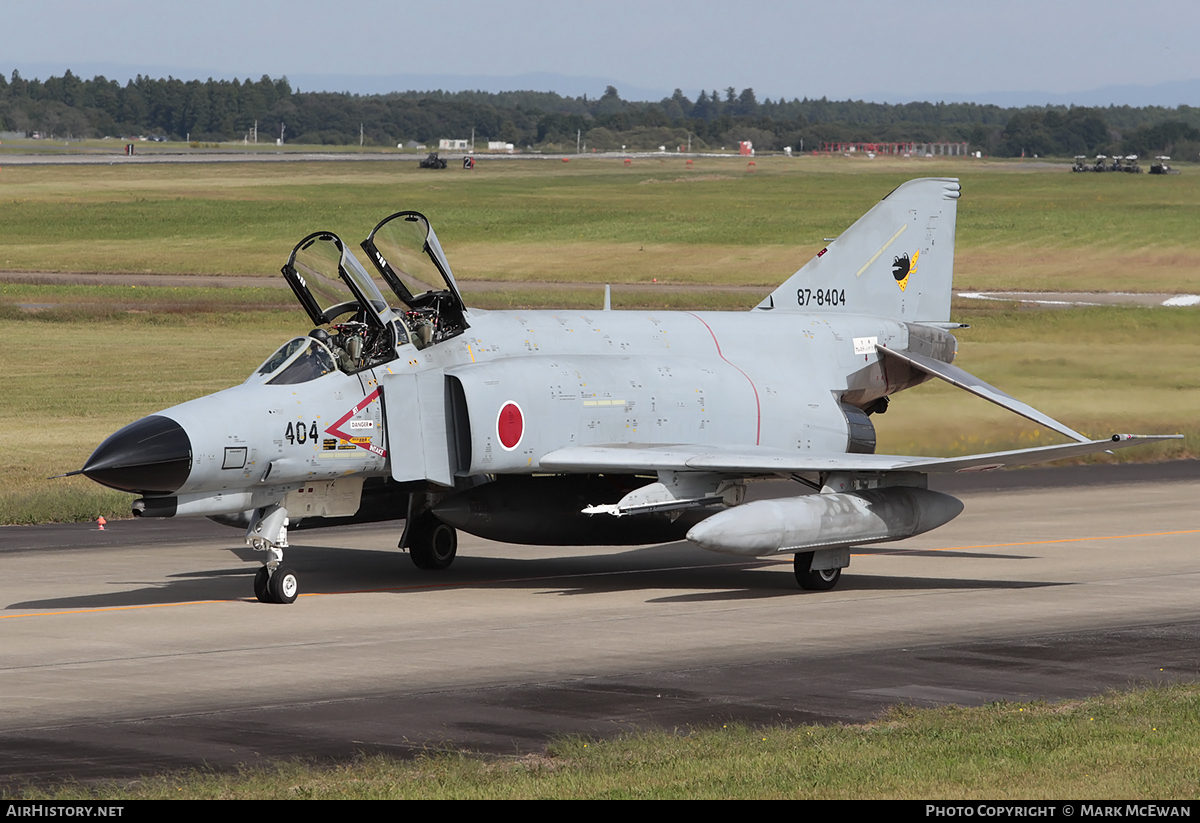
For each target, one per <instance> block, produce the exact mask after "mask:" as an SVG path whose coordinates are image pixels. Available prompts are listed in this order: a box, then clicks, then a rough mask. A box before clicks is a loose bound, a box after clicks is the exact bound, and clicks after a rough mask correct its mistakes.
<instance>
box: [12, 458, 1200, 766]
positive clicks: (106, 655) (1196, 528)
mask: <svg viewBox="0 0 1200 823" xmlns="http://www.w3.org/2000/svg"><path fill="white" fill-rule="evenodd" d="M1198 465H1200V464H1197V463H1195V462H1187V463H1174V464H1162V465H1160V466H1157V467H1155V466H1133V467H1124V466H1114V467H1103V466H1101V467H1095V468H1093V469H1088V468H1082V469H1081V468H1074V469H1062V470H1040V471H1035V472H1028V473H1016V472H1014V473H1011V474H1004V475H997V479H996V480H993V479H989V478H986V477H984V478H975V479H972V480H970V481H966V480H958V481H955V480H951V481H950V483H951V486H952V488H951V490H952V491H954V492H955V493H957V494H959V496H961V497H962V498H963V499H964V501H965V502H966V510H965V512H964V513H963V514H962V515H961V516H960V517H959V518H958V519H957V520H956V521H954V522H952V523H950V524H949V525H947V526H945V527H943V528H942V529H939V530H937V531H934V532H932V533H930V534H927V535H924V536H921V537H918V538H915V539H912V540H908V541H905V542H903V543H898V544H894V545H892V546H883V547H874V548H870V549H864V550H859V551H856V552H855V555H854V558H853V562H852V565H851V567H850V568H849V569H848V570H847V572H846V574H845V575H844V576H843V578H842V582H841V584H840V585H839V587H838V588H837V589H836V590H834V591H832V592H827V593H815V592H801V591H799V590H798V588H797V586H796V583H795V580H794V578H793V575H792V570H791V560H790V557H786V558H781V559H779V560H778V561H776V560H762V561H749V562H747V561H744V560H740V559H738V558H732V557H724V556H720V555H715V554H709V553H707V552H704V551H702V550H700V549H696V548H693V547H691V546H690V545H688V544H679V543H677V544H670V545H667V546H659V547H651V548H638V549H624V548H614V549H596V548H529V547H517V546H509V545H503V544H497V543H491V542H488V541H484V540H479V539H476V538H472V537H469V536H463V537H462V539H461V541H460V546H459V558H458V560H457V561H456V563H455V565H454V566H453V567H452V568H451V569H449V570H447V571H445V572H440V573H430V572H421V571H418V570H417V569H416V568H415V567H414V566H413V565H412V564H411V563H410V562H409V560H408V558H407V557H405V556H404V555H403V554H402V553H400V552H399V551H397V550H396V548H395V543H396V540H397V538H398V536H399V533H400V528H399V524H398V523H390V524H388V523H385V524H374V525H364V526H351V527H345V528H340V529H322V530H312V531H300V532H293V535H292V537H293V541H292V543H293V545H292V548H291V549H289V550H288V553H287V557H288V561H289V564H290V565H292V566H294V567H295V568H296V570H297V571H298V573H299V576H300V584H301V591H302V595H301V597H300V599H299V600H298V601H297V602H296V603H294V604H292V605H290V606H278V605H266V604H261V603H258V602H257V601H256V600H254V597H253V595H252V594H251V578H252V576H253V573H254V571H255V570H256V569H257V567H258V565H259V559H258V557H257V556H256V555H255V553H254V552H251V551H249V550H247V549H245V548H244V547H242V546H240V545H239V544H240V542H241V541H240V535H239V533H238V532H237V531H235V530H232V529H226V528H224V527H221V526H217V525H215V524H211V523H209V522H208V521H204V520H200V521H192V520H187V521H185V520H180V521H145V520H141V521H120V522H116V523H110V524H109V526H108V528H107V529H106V530H105V531H103V532H100V531H97V530H96V526H95V525H94V524H73V525H66V526H45V527H5V528H2V529H0V604H2V605H0V651H2V652H3V653H2V655H0V695H2V696H3V706H4V709H3V712H0V785H3V784H10V785H11V784H13V783H19V782H21V781H46V780H61V779H65V778H75V779H81V780H87V779H93V778H99V777H111V778H122V777H132V776H135V775H138V774H143V773H147V772H161V771H164V770H169V769H176V768H191V767H197V768H199V767H208V768H233V767H236V766H238V765H239V764H254V763H262V762H264V761H269V760H271V759H276V758H289V757H305V758H314V759H318V760H322V759H340V758H349V757H352V756H354V755H355V754H356V753H358V752H389V753H393V754H398V755H406V754H410V753H412V752H415V751H421V750H422V749H428V748H434V749H440V748H443V747H462V748H468V749H473V750H479V751H486V752H495V753H501V754H519V753H524V752H529V751H536V750H539V749H540V748H541V747H543V746H544V745H545V743H546V742H547V740H549V739H552V738H553V737H555V736H558V735H564V734H574V733H579V734H588V735H610V734H614V733H617V732H619V731H622V730H626V729H631V728H636V727H645V726H664V727H667V728H676V727H678V728H686V727H688V726H696V725H706V724H713V723H724V722H728V721H731V720H734V721H743V722H749V723H805V722H863V721H867V720H870V719H871V718H872V717H875V716H877V715H878V714H879V713H880V712H882V711H883V710H885V709H886V708H887V707H888V706H890V705H894V704H896V703H899V702H905V703H910V704H915V705H937V704H944V703H958V704H979V703H985V702H989V701H993V700H1029V699H1061V698H1070V697H1078V696H1083V695H1086V694H1092V693H1096V692H1099V691H1102V690H1104V689H1107V688H1123V687H1127V686H1136V685H1139V684H1145V683H1154V682H1164V681H1174V680H1189V681H1190V680H1197V679H1200V642H1198V641H1200V614H1198V611H1197V597H1196V591H1197V587H1198V585H1200V546H1198V543H1200V515H1198V513H1197V509H1196V507H1195V503H1194V501H1195V500H1196V498H1197V495H1198V494H1200V468H1198ZM997 481H998V482H997ZM942 487H943V488H945V486H942Z"/></svg>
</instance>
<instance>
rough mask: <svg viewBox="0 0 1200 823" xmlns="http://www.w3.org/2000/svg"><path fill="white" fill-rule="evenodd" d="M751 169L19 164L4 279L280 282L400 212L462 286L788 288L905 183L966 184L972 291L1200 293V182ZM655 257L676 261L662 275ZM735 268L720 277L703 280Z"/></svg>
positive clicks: (672, 164) (976, 169) (2, 191)
mask: <svg viewBox="0 0 1200 823" xmlns="http://www.w3.org/2000/svg"><path fill="white" fill-rule="evenodd" d="M746 168H747V166H746V163H745V161H744V160H742V159H738V158H701V159H697V160H696V161H695V165H694V167H693V168H692V169H690V170H689V169H688V168H686V167H685V166H684V163H683V160H681V159H676V158H666V159H656V158H651V159H645V160H643V159H638V160H636V161H634V164H633V165H632V166H630V167H628V168H626V167H624V166H623V165H622V164H621V161H620V160H617V159H614V158H594V159H593V158H587V159H584V160H577V161H573V162H572V163H570V164H563V163H554V162H550V161H546V160H503V161H499V160H497V161H490V162H489V161H486V160H484V161H481V163H480V166H479V167H478V168H477V169H476V170H475V171H473V172H463V171H462V170H459V169H447V170H445V171H430V170H424V169H418V168H417V167H416V164H414V163H410V162H397V161H379V162H369V161H357V162H354V163H305V162H296V163H286V164H282V163H280V164H271V163H244V164H242V163H232V164H216V165H211V164H210V165H205V164H196V165H157V166H149V165H146V166H121V165H119V164H118V165H114V166H98V167H78V166H75V167H57V166H38V167H32V166H9V167H6V168H4V170H3V177H2V178H0V186H2V187H0V206H2V207H3V209H4V218H3V225H4V229H5V230H4V231H3V232H0V270H21V271H107V272H151V273H203V274H272V273H275V272H277V271H278V269H279V266H280V265H281V263H282V262H283V260H284V259H285V258H286V255H287V253H288V251H289V250H290V249H291V247H292V245H293V244H294V243H295V242H296V241H298V240H299V239H300V238H301V237H302V236H304V235H305V234H307V233H309V232H311V231H314V230H316V229H318V228H322V229H328V230H331V231H334V232H336V233H338V234H340V235H342V236H343V237H344V239H347V240H348V241H357V240H358V239H360V238H361V237H363V236H364V235H365V234H366V233H367V231H368V230H369V229H370V227H371V226H373V225H374V224H375V222H376V221H378V220H379V219H381V218H382V217H383V216H385V215H386V214H389V213H391V212H392V211H395V210H398V209H401V208H415V209H417V210H420V211H423V212H425V213H426V214H427V215H429V216H430V217H431V219H432V220H433V222H434V225H435V226H436V227H437V229H438V233H439V236H440V237H441V239H442V241H443V245H444V246H445V247H446V249H447V252H448V254H449V256H450V260H451V264H452V265H454V266H455V267H456V269H457V272H456V273H457V274H458V276H459V277H460V278H462V279H464V280H470V279H492V278H499V279H526V280H551V281H556V280H568V281H569V280H580V281H588V282H599V283H603V282H634V281H638V280H649V279H651V278H652V277H659V276H660V275H661V277H660V279H664V278H665V279H675V278H682V279H684V280H687V279H688V277H689V272H693V273H694V272H696V271H697V270H698V269H699V270H700V271H701V273H702V274H701V278H702V279H701V280H700V282H713V283H716V282H721V283H752V284H756V285H772V284H775V283H778V282H780V281H781V280H782V279H783V278H784V277H786V276H787V275H788V274H790V273H791V272H792V271H794V270H795V269H796V268H799V266H800V265H801V264H802V263H804V262H805V261H807V260H808V259H809V258H810V257H811V255H812V254H814V253H815V252H816V251H817V250H819V249H820V248H821V246H822V245H823V242H822V238H823V237H827V236H832V235H836V234H837V233H839V232H841V231H843V230H844V229H845V228H846V227H847V226H849V225H850V224H851V223H852V222H854V220H856V219H857V218H858V217H859V216H860V215H861V214H862V213H864V212H865V211H866V210H867V209H869V208H870V207H871V206H872V205H873V204H874V203H875V202H877V201H878V200H879V198H881V197H882V196H883V195H884V194H886V193H887V192H888V191H890V190H891V189H892V188H894V187H895V186H896V185H898V184H899V183H901V182H903V181H904V180H906V179H910V178H912V177H916V176H924V175H952V176H958V177H960V178H961V179H962V181H963V190H964V194H963V198H962V200H961V201H960V206H959V222H958V250H959V265H958V272H959V285H960V286H963V287H969V288H1001V287H1004V288H1064V287H1067V288H1084V289H1088V290H1097V289H1099V290H1107V289H1113V288H1120V289H1127V290H1147V289H1149V288H1152V289H1156V290H1168V291H1173V290H1184V291H1187V290H1192V289H1196V290H1200V275H1197V274H1194V271H1195V270H1196V269H1197V268H1198V267H1197V266H1196V265H1194V264H1195V263H1196V262H1198V261H1200V238H1197V236H1196V234H1195V232H1194V231H1191V228H1192V227H1194V226H1195V225H1196V222H1197V217H1200V175H1197V174H1183V175H1178V176H1172V177H1168V178H1157V177H1150V176H1148V175H1137V176H1135V175H1072V174H1068V173H1063V172H1058V171H1044V172H1040V173H1034V172H1031V173H1020V171H1019V170H1020V167H1019V166H1018V165H1015V164H1004V163H986V162H983V161H967V160H959V161H954V162H951V161H921V160H909V161H900V160H887V161H881V162H879V163H875V164H873V163H868V162H860V161H855V160H844V159H840V158H833V159H823V158H822V159H818V158H809V157H806V158H761V159H760V160H759V161H758V162H757V165H756V167H755V171H753V172H752V173H748V172H747V171H746ZM1014 170H1017V171H1014ZM556 248H557V249H559V250H560V252H561V253H560V254H557V255H555V254H554V253H553V251H554V249H556ZM646 249H650V250H651V254H650V257H653V256H654V255H653V250H654V249H665V250H667V252H668V254H667V255H666V256H665V258H663V259H657V260H655V259H651V260H647V259H646V258H645V250H646ZM579 250H583V251H585V252H587V253H585V254H582V255H581V254H579V253H577V252H578V251H579ZM742 250H752V251H753V254H751V255H750V256H749V257H747V256H746V255H745V254H744V252H743V251H742ZM512 251H517V252H518V253H520V254H528V255H533V257H532V259H530V260H529V263H530V265H528V266H526V267H523V268H521V269H519V270H514V269H513V268H512V267H511V266H509V265H507V264H506V260H505V258H506V257H509V256H511V254H510V252H512ZM722 255H725V256H727V257H728V258H729V259H728V261H727V262H726V263H725V264H724V265H720V266H713V267H710V268H707V269H705V268H703V262H704V261H705V260H708V259H712V258H713V257H714V256H716V257H721V256H722ZM756 255H757V256H756ZM580 258H585V259H584V260H582V261H581V259H580ZM592 258H594V259H592ZM739 258H743V259H740V260H739ZM614 270H616V273H617V274H618V277H617V278H616V279H614V278H613V274H614ZM692 276H693V277H694V276H695V275H694V274H693V275H692Z"/></svg>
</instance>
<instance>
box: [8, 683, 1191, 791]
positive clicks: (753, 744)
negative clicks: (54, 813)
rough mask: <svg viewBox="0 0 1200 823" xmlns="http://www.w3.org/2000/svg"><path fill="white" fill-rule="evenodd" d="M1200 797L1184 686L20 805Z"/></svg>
mask: <svg viewBox="0 0 1200 823" xmlns="http://www.w3.org/2000/svg"><path fill="white" fill-rule="evenodd" d="M1197 785H1200V689H1198V688H1197V687H1196V686H1172V687H1163V688H1151V689H1146V690H1142V691H1133V692H1128V693H1114V694H1108V695H1104V696H1102V697H1094V698H1089V699H1086V700H1080V701H1072V702H1067V703H1058V704H1047V703H1021V704H1017V703H995V704H991V705H988V706H983V707H979V708H966V709H964V708H943V709H932V710H918V709H912V708H897V709H894V710H892V711H891V712H889V713H888V714H887V715H885V716H884V717H883V718H881V719H880V720H879V721H877V722H874V723H870V724H867V725H863V726H801V727H796V728H767V729H761V728H751V727H746V726H729V727H722V728H719V729H718V728H714V729H702V730H696V729H687V730H675V731H674V732H668V731H662V732H646V733H639V734H633V735H627V736H624V737H619V738H616V739H608V740H596V739H590V738H575V739H570V740H564V741H560V742H557V743H555V744H553V745H551V746H550V748H549V750H548V751H547V752H546V753H544V754H537V755H531V756H528V757H523V758H520V757H515V758H485V757H476V756H472V755H469V754H465V753H454V752H452V753H447V754H431V755H428V756H424V757H420V758H417V759H415V760H411V761H399V760H394V759H389V758H382V757H372V758H362V759H360V760H358V761H355V762H353V763H348V764H343V765H338V766H333V767H329V766H308V765H304V764H298V763H291V764H283V765H280V766H278V767H275V768H271V769H259V770H250V769H248V770H245V771H243V772H242V773H240V774H234V775H226V774H217V773H196V772H193V773H185V774H173V775H164V776H155V777H147V778H145V779H143V780H138V781H133V782H130V783H124V784H108V785H102V786H82V785H73V784H72V785H65V786H59V787H54V788H50V789H45V788H26V789H24V790H21V791H17V792H12V793H9V794H8V795H7V796H8V797H9V798H10V799H27V800H35V799H55V800H66V799H72V798H89V799H97V800H113V801H120V800H130V799H142V798H148V799H162V798H245V799H249V798H264V799H303V798H330V799H343V798H346V799H349V798H355V799H371V798H412V799H434V798H439V799H446V798H463V799H465V798H491V799H501V798H503V799H517V798H546V799H549V798H554V799H568V798H570V799H575V798H608V799H624V798H647V799H649V798H654V799H682V798H714V799H715V798H795V799H844V798H869V799H880V798H909V799H998V800H1000V799H1004V800H1007V799H1058V798H1068V799H1069V798H1075V799H1080V798H1086V799H1088V800H1101V799H1136V798H1153V799H1155V800H1172V799H1178V800H1191V799H1193V798H1194V797H1195V795H1196V786H1197Z"/></svg>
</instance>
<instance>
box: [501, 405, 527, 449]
mask: <svg viewBox="0 0 1200 823" xmlns="http://www.w3.org/2000/svg"><path fill="white" fill-rule="evenodd" d="M524 435H525V415H524V414H522V413H521V407H520V406H518V405H517V404H516V403H514V402H513V401H511V400H510V401H508V402H507V403H505V404H504V405H503V406H502V407H501V408H500V414H499V415H497V417H496V436H497V437H499V438H500V445H501V446H503V447H504V450H505V451H512V450H513V449H515V448H516V447H517V446H518V445H519V444H520V443H521V438H522V437H523V436H524Z"/></svg>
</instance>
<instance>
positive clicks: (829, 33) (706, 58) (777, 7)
mask: <svg viewBox="0 0 1200 823" xmlns="http://www.w3.org/2000/svg"><path fill="white" fill-rule="evenodd" d="M331 10H333V11H332V12H331ZM68 68H70V69H72V70H73V71H75V72H76V73H77V74H81V75H83V76H85V77H91V76H93V75H94V74H95V73H98V72H100V73H104V74H105V75H106V76H108V77H110V78H112V77H116V78H117V79H120V80H122V81H124V80H125V79H127V78H128V77H131V76H133V75H135V74H138V73H142V74H149V75H151V76H156V77H157V76H165V75H167V74H171V75H172V76H175V77H181V78H183V79H192V78H199V79H206V78H207V77H209V76H212V77H216V78H221V77H224V78H233V77H240V78H243V79H244V78H246V77H251V78H254V79H258V78H259V77H261V76H262V75H264V74H267V75H270V76H271V77H279V76H281V75H286V76H288V78H289V79H290V80H292V81H293V86H299V87H300V88H302V89H303V90H306V91H309V90H330V91H351V92H358V93H377V92H380V91H385V90H391V89H393V88H401V87H403V88H404V89H408V88H419V89H424V88H431V87H440V88H448V89H449V88H451V87H453V86H455V85H457V86H458V87H459V88H476V87H479V88H489V89H490V90H498V89H500V88H506V89H510V88H529V87H534V88H538V89H539V90H547V91H559V92H560V93H564V94H572V95H577V94H581V93H584V92H585V91H587V90H588V89H591V91H588V92H587V93H588V94H589V96H594V95H599V94H600V93H602V92H603V91H604V84H606V83H612V84H613V85H615V86H616V87H617V88H618V90H619V91H620V92H621V96H622V97H624V98H626V99H658V98H660V97H662V96H666V95H669V94H670V93H671V91H672V90H673V89H675V88H681V89H683V91H684V93H685V94H687V95H688V96H689V97H691V98H693V99H694V98H695V96H696V95H697V94H698V92H699V91H700V89H707V90H712V89H721V90H724V89H725V88H726V87H728V86H733V87H735V88H736V89H738V90H739V91H740V90H741V89H743V88H753V89H754V90H755V92H756V94H757V96H758V99H759V100H762V99H764V98H767V97H769V98H771V99H778V98H779V97H780V96H783V97H786V98H787V99H789V100H790V99H792V98H794V97H800V98H803V97H810V98H820V97H828V98H830V99H834V100H842V99H867V100H876V101H879V102H905V101H907V100H919V99H947V100H950V99H973V98H978V97H981V96H984V95H987V94H989V93H1000V92H1021V93H1035V94H1038V95H1042V96H1048V95H1059V96H1062V95H1066V96H1068V97H1070V96H1072V95H1074V96H1076V97H1078V98H1079V99H1080V100H1081V101H1083V99H1084V98H1083V97H1082V96H1080V95H1081V93H1083V92H1088V91H1089V90H1095V89H1107V88H1109V87H1120V86H1126V87H1129V86H1132V87H1151V86H1157V85H1160V84H1175V85H1174V86H1171V87H1169V88H1170V90H1169V92H1168V93H1169V94H1171V95H1174V96H1176V97H1191V96H1197V95H1200V82H1196V83H1191V84H1186V85H1184V84H1183V81H1200V3H1196V2H1195V1H1194V0H1191V2H1182V1H1181V0H1164V1H1163V2H1154V0H1151V2H1143V3H1140V4H1129V3H1127V2H1123V3H1115V2H1107V0H1099V1H1098V0H1091V1H1090V2H1077V1H1076V0H1063V1H1062V2H1054V1H1053V0H1051V2H1047V0H1039V2H1030V1H1029V0H1007V2H995V0H991V1H990V2H975V1H974V0H957V2H950V0H917V2H896V0H890V1H889V2H879V0H858V2H854V3H845V2H843V3H836V2H829V0H824V2H817V3H810V2H803V1H802V0H792V2H776V0H757V2H754V3H744V4H739V3H734V2H730V1H729V0H722V2H711V1H710V0H690V2H687V3H647V2H645V0H641V1H640V2H626V0H608V2H592V3H588V4H586V5H585V4H582V3H565V4H564V3H561V2H553V3H551V2H536V0H503V1H502V2H498V1H497V0H492V2H477V1H476V0H455V2H453V3H445V4H409V3H402V2H397V0H342V1H341V2H337V3H330V2H328V0H322V2H315V0H289V2H280V1H279V0H251V2H245V0H239V1H238V2H230V0H204V2H200V3H174V2H163V0H106V2H104V3H96V2H95V1H94V0H89V1H88V2H80V0H35V2H29V0H7V2H6V3H5V9H4V15H3V24H2V26H0V72H3V73H4V74H5V75H9V74H11V72H12V70H13V69H18V70H20V71H21V73H22V75H24V76H27V77H31V76H36V77H42V78H44V77H46V76H49V75H50V74H59V75H61V74H62V72H63V71H64V70H66V69H68ZM435 81H436V83H435ZM518 81H523V82H518ZM554 86H558V88H555V87H554ZM1106 93H1109V94H1110V95H1113V94H1118V92H1106ZM1122 93H1125V94H1132V95H1133V96H1134V97H1137V96H1138V95H1139V94H1141V92H1138V91H1137V90H1134V91H1132V92H1130V91H1128V90H1127V91H1126V92H1122ZM1044 102H1049V101H1044ZM1054 102H1070V101H1067V100H1058V99H1056V100H1054ZM1113 102H1125V101H1121V100H1114V101H1113ZM1184 102H1186V103H1189V104H1190V105H1200V99H1179V100H1176V102H1175V103H1173V104H1170V105H1174V104H1177V103H1184ZM1087 104H1089V105H1093V104H1095V103H1094V102H1090V103H1087Z"/></svg>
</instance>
